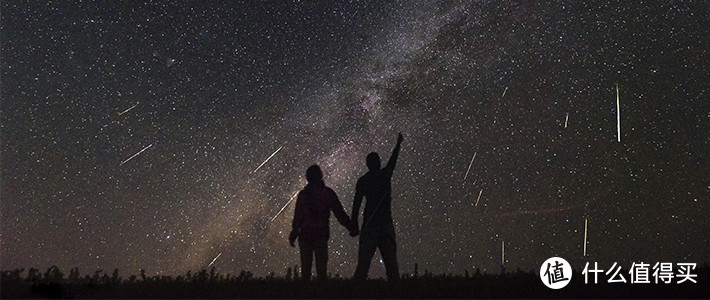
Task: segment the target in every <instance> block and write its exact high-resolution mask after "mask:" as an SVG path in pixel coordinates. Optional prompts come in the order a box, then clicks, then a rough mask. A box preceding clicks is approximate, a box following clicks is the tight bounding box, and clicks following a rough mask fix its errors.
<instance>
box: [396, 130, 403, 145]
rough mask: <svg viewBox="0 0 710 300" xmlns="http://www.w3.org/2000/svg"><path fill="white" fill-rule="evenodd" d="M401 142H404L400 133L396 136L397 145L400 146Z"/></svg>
mask: <svg viewBox="0 0 710 300" xmlns="http://www.w3.org/2000/svg"><path fill="white" fill-rule="evenodd" d="M402 140H404V137H403V136H402V133H401V132H400V133H399V135H397V144H398V145H399V144H401V143H402Z"/></svg>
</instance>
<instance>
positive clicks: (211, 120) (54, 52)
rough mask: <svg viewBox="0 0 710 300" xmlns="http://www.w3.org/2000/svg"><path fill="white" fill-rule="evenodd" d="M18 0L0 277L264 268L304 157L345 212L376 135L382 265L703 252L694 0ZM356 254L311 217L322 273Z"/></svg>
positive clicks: (705, 63)
mask: <svg viewBox="0 0 710 300" xmlns="http://www.w3.org/2000/svg"><path fill="white" fill-rule="evenodd" d="M28 2H33V1H2V2H1V4H0V6H1V7H0V8H1V12H2V29H1V35H0V39H1V43H2V59H1V61H0V64H1V70H2V73H1V81H0V83H1V85H2V95H1V96H2V102H1V109H2V111H1V113H2V114H1V121H2V122H1V126H2V128H1V134H2V135H1V143H2V146H1V148H0V150H1V155H2V177H1V183H2V185H1V190H0V212H1V214H2V215H1V222H0V225H1V227H0V232H1V234H2V236H1V251H0V252H1V263H0V267H1V268H2V269H5V270H6V269H11V268H16V267H25V268H29V267H38V268H41V269H44V268H47V267H49V266H51V265H57V266H58V267H60V269H62V270H65V269H68V268H71V267H79V268H80V270H81V271H82V273H83V274H87V273H93V271H95V270H97V269H104V270H106V271H109V270H113V268H119V270H120V272H121V273H122V274H138V273H139V269H141V268H143V269H145V270H146V273H147V274H149V275H151V274H163V275H178V274H184V273H185V272H187V271H188V270H193V271H194V270H198V269H201V268H205V267H207V266H208V265H209V264H210V262H212V260H213V259H214V258H215V257H216V256H218V255H219V254H220V253H221V255H219V258H218V259H217V260H216V261H215V262H214V264H213V266H215V267H216V270H217V271H218V272H221V273H232V274H235V273H239V272H240V271H241V270H250V271H252V272H254V273H255V274H256V275H258V276H263V275H266V274H267V272H271V271H275V272H276V273H277V275H283V274H284V272H285V270H286V268H287V267H289V266H293V265H296V264H299V256H298V250H297V248H291V247H290V246H289V245H288V242H287V236H288V233H289V231H290V229H291V228H290V226H291V219H292V217H293V209H294V203H293V202H291V203H290V204H289V205H288V206H287V207H286V208H285V209H284V210H283V212H282V213H281V214H280V215H278V216H277V213H278V212H279V211H280V210H281V208H282V207H284V205H285V204H286V203H288V202H289V199H291V197H292V196H293V195H294V194H295V193H296V192H298V191H299V190H300V189H302V188H303V187H304V186H305V184H306V180H305V171H306V168H307V167H308V166H310V165H311V164H319V165H320V166H321V167H322V169H323V171H324V173H325V182H326V184H327V185H328V186H330V187H332V188H333V189H334V190H335V191H336V193H337V194H338V196H339V197H340V200H341V202H342V203H343V205H344V207H345V209H346V211H347V212H348V214H350V211H351V209H352V202H353V196H354V191H355V182H356V180H357V178H358V177H359V176H361V175H363V174H364V173H365V172H366V171H367V168H366V166H365V157H366V155H367V154H368V153H369V152H371V151H377V152H379V153H380V156H381V157H382V158H383V160H385V161H386V160H387V159H388V158H389V155H390V153H391V151H392V148H393V147H394V145H395V142H396V138H397V133H398V132H400V131H401V132H402V133H403V135H404V142H403V144H402V150H401V153H400V156H399V161H398V164H397V169H396V170H395V173H394V176H393V182H392V184H393V207H392V213H393V217H394V221H395V228H396V231H397V239H398V240H397V242H398V258H399V263H400V269H401V271H402V272H412V271H413V269H414V264H415V263H418V264H419V269H420V272H423V270H424V269H428V270H429V271H430V272H434V273H444V272H446V273H449V272H450V273H454V274H463V273H464V270H466V269H467V270H469V271H470V270H472V269H474V268H480V269H481V270H482V271H483V270H485V271H486V272H489V273H497V272H499V271H500V270H501V254H502V253H501V250H502V249H501V248H502V244H503V242H504V243H505V268H506V270H515V269H516V268H521V269H523V270H531V269H536V268H539V267H540V265H541V264H542V262H543V261H545V260H546V259H547V258H549V257H551V256H561V257H563V258H565V259H567V260H568V261H570V263H571V264H572V265H573V267H575V268H578V269H581V268H583V267H584V263H585V262H594V261H597V262H599V263H600V267H602V268H604V269H606V268H608V267H610V266H611V264H612V263H613V262H619V263H620V264H621V265H622V266H623V267H624V268H629V267H630V266H631V263H632V262H646V263H651V265H653V264H654V263H655V262H672V263H680V262H696V263H699V264H700V263H702V262H705V261H709V259H708V258H709V257H708V253H710V234H709V233H708V229H710V217H708V213H709V212H710V196H709V195H710V157H709V156H710V138H709V136H710V135H709V133H710V101H709V99H708V98H709V93H710V91H709V90H710V71H709V70H710V53H708V51H710V37H709V35H708V31H707V30H708V29H707V28H708V27H710V3H708V2H707V1H646V2H643V3H642V2H640V1H620V2H617V1H613V4H609V3H607V1H602V2H600V3H594V4H585V3H581V2H582V1H563V2H560V3H556V4H542V5H540V4H535V3H534V1H520V2H517V1H473V2H454V1H412V2H403V1H402V2H400V1H397V2H389V1H372V2H349V1H272V2H273V3H272V2H258V1H244V3H238V2H236V1H223V2H211V1H194V3H190V4H185V3H169V1H155V2H153V1H148V2H147V3H144V2H139V1H97V2H96V3H93V2H91V1H83V2H82V1H78V2H79V3H69V2H75V1H59V2H53V1H46V2H45V1H39V2H35V3H34V4H30V3H28ZM170 2H172V1H170ZM617 86H618V93H619V107H620V112H619V113H620V133H621V135H620V136H618V132H619V131H618V128H617V113H618V111H617V107H616V104H617V98H616V97H617ZM619 138H620V141H619ZM277 150H278V152H276V151H277ZM275 152H276V153H275ZM273 153H275V154H274V155H273V156H272V157H271V159H269V160H268V161H267V162H266V163H265V164H263V166H262V167H261V168H259V169H258V170H256V169H257V168H258V167H259V166H260V165H261V164H262V163H263V162H264V161H265V160H267V158H269V157H270V156H271V155H272V154H273ZM135 154H138V155H135ZM474 154H475V155H476V156H475V159H474V160H473V162H472V163H471V159H472V157H473V156H474ZM134 155H135V156H134ZM469 165H470V170H469ZM255 170H256V171H255ZM467 171H468V174H466V173H467ZM464 177H466V178H465V180H464ZM479 194H480V199H478V198H479ZM477 201H478V205H476V202H477ZM275 216H276V217H275ZM274 217H275V219H274ZM272 219H273V221H272ZM585 219H586V220H587V221H588V237H587V238H588V244H587V256H586V257H583V251H584V250H583V245H584V243H583V240H584V223H585ZM356 257H357V240H356V239H354V238H351V237H349V236H348V235H347V231H346V230H345V229H344V228H343V227H342V226H340V225H339V224H338V223H337V222H336V221H335V220H334V218H331V240H330V261H329V272H332V273H333V274H336V273H337V274H340V275H342V276H347V277H350V276H352V272H353V271H354V269H355V263H356ZM383 275H384V267H383V265H382V264H381V263H380V261H379V254H377V255H376V256H375V260H373V268H372V269H371V272H370V276H371V277H373V276H374V277H377V276H383Z"/></svg>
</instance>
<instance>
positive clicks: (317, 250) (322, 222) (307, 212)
mask: <svg viewBox="0 0 710 300" xmlns="http://www.w3.org/2000/svg"><path fill="white" fill-rule="evenodd" d="M306 180H308V185H306V187H305V188H304V189H303V190H302V191H300V192H299V193H298V198H297V199H296V211H295V212H294V215H293V224H292V227H293V229H292V231H291V234H289V237H288V241H289V243H290V244H291V247H295V245H294V242H295V241H296V239H298V247H299V248H300V250H301V274H302V276H303V279H304V280H310V279H311V265H312V264H313V255H314V254H315V257H316V274H318V279H319V280H323V279H326V274H327V273H326V271H327V267H328V239H329V238H330V211H333V214H334V215H335V217H336V218H337V219H338V222H340V224H342V225H343V226H345V227H346V228H347V229H348V230H350V231H351V232H352V231H353V230H357V225H356V224H351V223H350V219H349V218H348V215H347V214H346V213H345V210H344V209H343V205H342V204H340V200H338V196H337V195H336V194H335V192H334V191H333V190H332V189H331V188H329V187H327V186H325V183H324V182H323V172H322V171H321V169H320V167H319V166H318V165H312V166H310V167H309V168H308V170H306Z"/></svg>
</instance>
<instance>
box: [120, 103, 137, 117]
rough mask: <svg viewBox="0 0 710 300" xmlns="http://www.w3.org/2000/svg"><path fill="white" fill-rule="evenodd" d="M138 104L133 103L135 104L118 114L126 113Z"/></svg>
mask: <svg viewBox="0 0 710 300" xmlns="http://www.w3.org/2000/svg"><path fill="white" fill-rule="evenodd" d="M136 106H138V104H136V105H133V106H131V107H129V108H128V109H126V110H124V111H123V112H120V113H118V115H119V116H120V115H122V114H125V113H127V112H129V111H130V110H131V109H134V108H136Z"/></svg>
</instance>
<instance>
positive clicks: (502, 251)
mask: <svg viewBox="0 0 710 300" xmlns="http://www.w3.org/2000/svg"><path fill="white" fill-rule="evenodd" d="M500 265H501V266H502V265H505V241H503V248H501V255H500Z"/></svg>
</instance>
